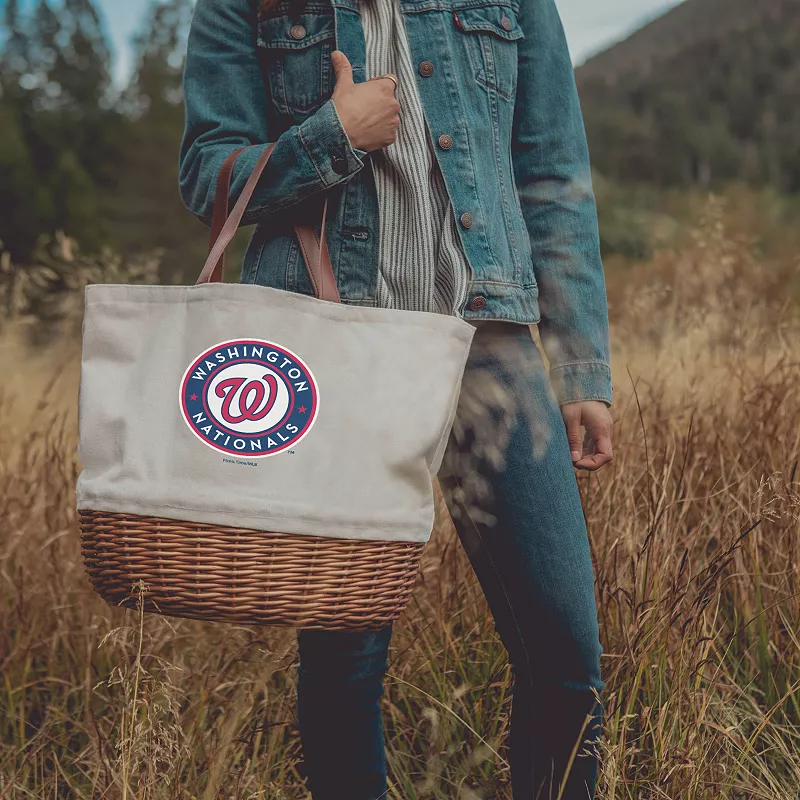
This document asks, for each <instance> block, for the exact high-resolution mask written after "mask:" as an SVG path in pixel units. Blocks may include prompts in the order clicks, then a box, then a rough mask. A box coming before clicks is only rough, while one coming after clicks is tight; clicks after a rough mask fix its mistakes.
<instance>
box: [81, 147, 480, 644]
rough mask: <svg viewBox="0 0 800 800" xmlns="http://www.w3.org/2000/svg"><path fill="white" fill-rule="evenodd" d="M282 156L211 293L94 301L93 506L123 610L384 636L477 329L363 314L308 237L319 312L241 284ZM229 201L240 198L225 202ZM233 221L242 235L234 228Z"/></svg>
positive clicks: (107, 292) (87, 350) (92, 566)
mask: <svg viewBox="0 0 800 800" xmlns="http://www.w3.org/2000/svg"><path fill="white" fill-rule="evenodd" d="M273 147H274V145H271V146H269V147H267V148H265V149H264V150H263V151H262V153H261V155H260V157H259V159H258V162H257V164H256V166H255V168H254V169H253V172H252V173H251V175H250V176H249V178H248V181H247V184H246V186H245V188H244V190H243V192H242V194H241V196H240V197H239V199H238V201H237V203H236V205H235V207H234V209H233V211H232V212H231V214H230V216H228V217H227V219H225V211H223V212H222V214H220V213H219V211H220V209H223V208H225V207H226V206H227V187H228V184H229V182H230V174H231V170H232V168H233V162H234V161H235V159H236V157H237V156H238V154H239V152H241V151H237V153H234V154H233V155H232V156H231V157H230V158H229V159H228V160H227V161H226V164H225V166H224V168H223V170H222V172H221V174H220V179H219V184H218V200H217V203H216V205H217V208H216V209H215V211H217V212H218V213H217V214H216V221H215V224H214V225H213V226H212V240H213V247H212V248H211V252H210V253H209V256H208V259H207V261H206V263H205V265H204V267H203V269H202V272H201V274H200V277H199V279H198V281H197V284H196V285H194V286H170V285H164V286H161V285H157V286H137V285H118V284H107V285H103V284H93V285H89V286H87V287H86V291H85V313H84V320H83V337H82V363H81V376H80V389H79V420H78V423H79V445H78V455H79V457H80V459H81V462H82V464H81V465H82V471H81V473H80V475H79V477H78V480H77V486H76V494H77V511H78V516H79V521H80V526H81V538H82V550H83V555H84V564H85V566H86V570H87V572H88V575H89V578H90V580H91V582H92V585H93V587H94V589H95V590H96V591H97V592H98V593H99V594H100V595H101V596H103V597H104V598H105V599H106V600H107V601H108V602H110V603H113V604H119V605H128V606H134V605H136V603H138V602H140V601H141V602H143V604H144V608H145V609H146V610H147V611H153V612H157V613H161V614H167V615H172V616H182V617H193V618H199V619H208V620H216V621H236V622H244V623H252V624H278V625H292V626H295V627H307V628H333V629H336V628H341V629H364V628H373V627H378V626H380V625H382V624H384V623H386V622H388V621H389V620H391V619H394V618H396V617H397V616H398V615H399V614H400V613H401V612H402V611H403V608H404V607H405V605H406V602H407V600H408V597H409V594H410V591H411V588H412V586H413V583H414V580H415V577H416V574H417V571H418V560H419V555H420V552H421V549H422V547H423V545H424V544H425V542H426V541H427V540H428V539H429V537H430V534H431V531H432V527H433V520H434V495H433V481H434V478H435V476H436V473H437V471H438V469H439V466H440V464H441V461H442V458H443V455H444V449H445V446H446V444H447V440H448V436H449V433H450V428H451V426H452V423H453V419H454V416H455V411H456V405H457V402H458V397H459V392H460V386H461V378H462V375H463V371H464V367H465V363H466V359H467V355H468V352H469V348H470V344H471V341H472V336H473V333H474V328H473V326H471V325H469V324H468V323H467V322H464V321H463V320H461V319H458V318H456V317H451V316H445V315H442V314H435V313H425V312H414V311H403V310H393V309H383V308H371V307H362V306H353V305H345V304H343V303H341V302H338V301H339V294H338V290H337V287H336V281H335V278H334V274H333V270H332V268H331V263H330V258H329V254H328V251H327V247H326V244H325V237H324V229H325V212H326V210H327V200H326V201H325V206H324V208H323V214H322V224H321V228H320V230H321V235H320V239H319V240H318V239H317V237H316V233H315V231H314V230H313V229H312V228H311V227H310V226H305V227H303V226H297V227H296V228H295V232H296V234H297V237H298V241H299V243H300V247H301V251H302V254H303V260H304V262H305V266H306V268H307V269H308V271H309V275H310V277H311V281H312V284H313V286H314V289H315V294H316V296H315V297H311V296H308V295H303V294H299V293H294V292H287V291H283V290H280V289H275V288H271V287H267V286H260V285H250V284H241V283H237V284H226V283H222V282H221V281H222V272H223V263H224V261H223V258H224V251H225V248H226V246H227V245H228V243H229V242H230V241H231V238H232V237H233V235H234V234H235V232H236V229H237V227H238V225H239V223H240V221H241V219H242V216H243V214H244V211H245V208H246V206H247V203H248V201H249V199H250V197H251V196H252V194H253V192H254V190H255V188H256V184H257V182H258V180H259V178H260V176H261V174H262V172H263V170H264V168H265V167H266V165H267V162H268V160H269V158H270V155H271V152H272V148H273ZM219 198H224V201H223V200H221V199H219ZM223 220H224V223H223Z"/></svg>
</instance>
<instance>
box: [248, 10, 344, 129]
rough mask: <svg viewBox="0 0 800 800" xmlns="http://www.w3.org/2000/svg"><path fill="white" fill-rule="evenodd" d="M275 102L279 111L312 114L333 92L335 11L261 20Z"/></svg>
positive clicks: (260, 41) (261, 39)
mask: <svg viewBox="0 0 800 800" xmlns="http://www.w3.org/2000/svg"><path fill="white" fill-rule="evenodd" d="M257 43H258V46H259V47H260V48H263V52H264V54H265V60H266V65H267V74H268V76H269V82H270V89H271V94H272V101H273V103H274V104H275V107H276V108H277V110H278V112H280V113H281V114H285V115H288V116H291V117H294V118H298V119H301V120H302V119H304V118H306V117H308V116H310V115H311V114H312V113H313V112H314V111H316V109H317V108H318V107H319V106H320V105H322V103H323V102H324V101H325V100H327V99H328V98H329V97H330V96H331V94H332V93H333V83H334V79H333V65H332V64H331V53H332V52H333V51H334V49H335V29H334V16H333V13H327V14H301V15H300V16H299V18H295V19H290V18H289V17H288V16H279V17H270V18H269V19H264V20H261V22H259V25H258V42H257Z"/></svg>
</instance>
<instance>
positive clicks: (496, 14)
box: [453, 5, 525, 99]
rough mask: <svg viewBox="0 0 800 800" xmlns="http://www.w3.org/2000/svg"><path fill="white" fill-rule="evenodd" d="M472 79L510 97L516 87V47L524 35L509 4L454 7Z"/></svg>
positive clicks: (454, 15) (454, 14)
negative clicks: (473, 77) (472, 72)
mask: <svg viewBox="0 0 800 800" xmlns="http://www.w3.org/2000/svg"><path fill="white" fill-rule="evenodd" d="M453 17H454V19H455V23H456V27H457V28H458V29H459V31H461V34H462V36H463V39H464V45H465V46H466V48H467V55H468V56H469V59H470V63H471V64H472V68H473V70H474V72H475V80H477V81H478V83H480V84H482V85H483V86H485V87H486V88H487V89H493V90H494V91H496V92H497V93H498V94H501V95H502V96H503V97H505V98H507V99H511V98H513V96H514V93H515V92H516V89H517V47H518V44H519V42H520V41H521V40H522V39H524V38H525V34H524V33H523V31H522V28H521V27H520V24H519V22H518V21H517V15H516V13H515V12H514V9H513V8H512V7H511V6H505V5H486V6H480V7H477V8H459V7H457V6H456V7H454V10H453Z"/></svg>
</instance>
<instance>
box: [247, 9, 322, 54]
mask: <svg viewBox="0 0 800 800" xmlns="http://www.w3.org/2000/svg"><path fill="white" fill-rule="evenodd" d="M334 36H335V30H334V18H333V14H301V15H300V17H299V20H298V21H296V22H295V21H293V20H291V19H290V18H289V17H288V16H282V17H269V18H268V19H264V20H261V22H259V23H258V46H259V47H265V48H266V49H268V50H305V49H306V48H307V47H311V46H312V45H314V44H317V43H318V42H322V41H325V40H326V39H332V38H334Z"/></svg>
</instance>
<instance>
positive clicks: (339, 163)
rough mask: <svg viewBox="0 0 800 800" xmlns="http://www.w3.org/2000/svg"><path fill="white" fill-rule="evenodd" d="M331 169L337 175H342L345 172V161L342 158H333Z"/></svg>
mask: <svg viewBox="0 0 800 800" xmlns="http://www.w3.org/2000/svg"><path fill="white" fill-rule="evenodd" d="M331 168H332V169H333V171H334V172H336V173H338V174H339V175H344V174H345V172H347V159H346V158H345V157H344V156H334V157H333V160H332V161H331Z"/></svg>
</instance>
